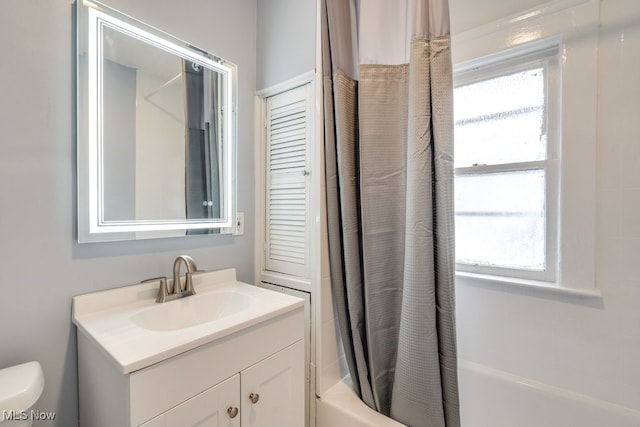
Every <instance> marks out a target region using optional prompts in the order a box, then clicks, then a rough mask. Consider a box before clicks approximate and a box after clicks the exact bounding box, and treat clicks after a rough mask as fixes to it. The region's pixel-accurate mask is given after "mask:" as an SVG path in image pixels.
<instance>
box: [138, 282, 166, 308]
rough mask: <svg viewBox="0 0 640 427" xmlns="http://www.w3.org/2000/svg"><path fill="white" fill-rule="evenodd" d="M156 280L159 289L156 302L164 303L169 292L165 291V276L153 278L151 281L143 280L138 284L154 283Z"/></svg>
mask: <svg viewBox="0 0 640 427" xmlns="http://www.w3.org/2000/svg"><path fill="white" fill-rule="evenodd" d="M156 280H159V281H160V288H159V289H158V296H157V297H156V302H165V300H166V299H167V295H168V294H169V291H168V289H167V276H160V277H153V278H151V279H146V280H143V281H142V282H140V283H147V282H155V281H156Z"/></svg>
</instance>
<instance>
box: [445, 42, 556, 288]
mask: <svg viewBox="0 0 640 427" xmlns="http://www.w3.org/2000/svg"><path fill="white" fill-rule="evenodd" d="M558 57H559V47H558V44H557V43H555V44H552V45H546V46H544V47H542V48H540V47H537V48H536V49H535V50H533V51H532V50H531V49H527V50H523V49H518V50H516V51H510V52H509V53H507V54H502V55H500V56H499V57H497V58H496V57H492V58H490V59H488V60H487V59H480V60H477V61H472V62H471V63H468V64H467V65H466V66H465V68H464V69H462V70H456V72H455V76H454V79H455V89H454V120H455V172H456V183H455V187H456V191H455V203H456V263H457V269H458V270H460V271H467V272H474V273H482V274H492V275H501V276H509V277H516V278H522V279H533V280H542V281H548V282H553V281H555V280H556V275H557V271H556V270H557V265H558V262H557V258H558V256H557V248H558V231H557V229H558V226H557V224H558V215H557V212H558V191H559V190H558V189H559V179H558V157H559V156H558V153H559V149H558V148H559V147H558V146H559V141H558V139H559V137H558V135H559V132H558V129H557V128H558V126H557V123H558V120H557V119H556V116H557V114H558V99H559V91H558V87H557V86H558V84H557V82H558V77H557V74H558Z"/></svg>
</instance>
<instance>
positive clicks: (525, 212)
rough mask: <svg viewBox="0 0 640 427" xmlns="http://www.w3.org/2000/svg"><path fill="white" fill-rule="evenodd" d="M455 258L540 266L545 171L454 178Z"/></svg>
mask: <svg viewBox="0 0 640 427" xmlns="http://www.w3.org/2000/svg"><path fill="white" fill-rule="evenodd" d="M455 201H456V262H459V263H464V264H474V265H475V264H478V265H486V266H499V267H507V268H518V269H528V270H538V271H543V270H544V269H545V172H544V170H542V169H535V170H526V171H515V172H504V173H488V174H482V175H460V176H457V177H456V187H455Z"/></svg>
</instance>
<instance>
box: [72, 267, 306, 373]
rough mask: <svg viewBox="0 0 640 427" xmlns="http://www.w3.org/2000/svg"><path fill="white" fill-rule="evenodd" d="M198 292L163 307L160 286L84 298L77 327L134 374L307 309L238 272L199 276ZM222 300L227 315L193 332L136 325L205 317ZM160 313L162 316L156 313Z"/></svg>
mask: <svg viewBox="0 0 640 427" xmlns="http://www.w3.org/2000/svg"><path fill="white" fill-rule="evenodd" d="M193 286H194V289H195V291H196V295H193V296H189V297H186V298H182V299H177V300H174V301H169V302H165V303H161V304H159V303H156V302H155V299H156V296H157V293H158V287H159V282H158V281H154V282H149V283H142V284H138V285H131V286H125V287H121V288H116V289H111V290H106V291H102V292H95V293H90V294H85V295H79V296H76V297H74V298H73V308H72V312H73V313H72V318H73V323H74V324H75V325H76V326H77V328H78V330H79V331H80V332H81V333H83V334H85V335H86V336H87V337H89V338H90V339H91V340H92V341H94V342H95V343H96V344H97V345H98V347H99V348H100V349H101V350H103V351H104V352H105V353H106V354H108V355H109V356H110V358H111V359H113V361H114V362H115V363H116V364H117V365H118V366H119V367H120V369H121V371H122V373H124V374H128V373H130V372H133V371H136V370H139V369H142V368H145V367H147V366H150V365H152V364H154V363H157V362H160V361H163V360H165V359H168V358H170V357H173V356H175V355H178V354H180V353H183V352H185V351H188V350H191V349H193V348H196V347H198V346H201V345H204V344H207V343H210V342H212V341H215V340H218V339H220V338H224V337H226V336H229V335H231V334H233V333H236V332H239V331H241V330H243V329H246V328H249V327H252V326H254V325H257V324H258V323H261V322H264V321H267V320H269V319H272V318H275V317H278V316H280V315H282V314H285V313H288V312H290V311H293V310H296V309H302V307H303V306H304V301H303V300H302V299H300V298H296V297H293V296H290V295H285V294H282V293H279V292H274V291H270V290H267V289H263V288H259V287H257V286H253V285H249V284H246V283H242V282H238V281H237V280H236V272H235V269H233V268H230V269H226V270H220V271H212V272H206V273H199V274H196V275H194V276H193ZM218 295H219V296H221V297H222V296H225V297H227V299H225V302H224V303H220V302H219V303H218V308H217V309H218V310H219V311H224V312H225V313H224V314H222V315H221V316H220V318H216V319H213V320H209V321H204V322H200V323H195V324H193V325H192V326H190V324H189V323H184V322H183V321H182V319H181V317H180V316H174V317H176V318H175V320H176V322H177V325H176V328H174V329H172V328H171V324H170V323H169V321H168V320H167V319H163V318H162V316H151V317H152V318H158V319H159V321H160V322H161V323H162V322H164V324H161V326H160V327H159V328H151V329H149V328H146V327H143V326H141V322H139V321H137V320H136V319H140V318H141V317H144V316H146V315H147V314H152V315H153V314H162V315H164V313H165V311H166V312H168V313H169V314H171V315H175V313H180V314H181V313H182V311H181V310H184V314H185V316H187V317H188V316H200V315H202V314H203V310H202V307H203V306H202V305H199V303H200V302H202V301H205V299H209V300H210V301H212V302H215V300H216V296H218ZM230 295H231V296H232V298H230V299H229V298H228V297H229V296H230ZM235 297H237V298H235ZM198 298H200V299H199V300H196V299H198ZM234 300H237V301H242V304H241V307H240V309H238V310H235V308H234V307H233V304H234V303H235V302H234ZM207 303H208V302H207ZM169 304H173V306H169ZM194 304H195V309H194ZM221 304H224V305H225V306H224V307H222V306H221ZM204 307H205V308H206V305H205V306H204ZM158 309H160V310H162V312H160V313H152V311H153V310H158ZM196 309H197V310H196ZM196 311H197V313H196ZM194 313H195V314H194ZM204 313H205V315H207V313H206V310H205V311H204ZM152 320H153V319H152ZM169 320H170V319H169ZM185 325H186V326H185ZM167 328H168V329H167Z"/></svg>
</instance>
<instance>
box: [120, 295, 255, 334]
mask: <svg viewBox="0 0 640 427" xmlns="http://www.w3.org/2000/svg"><path fill="white" fill-rule="evenodd" d="M255 303H256V300H255V298H254V297H253V296H251V295H246V294H242V293H239V292H234V291H232V290H214V291H210V292H208V293H206V294H196V295H192V296H189V297H186V298H181V299H178V300H173V301H169V302H165V303H162V304H156V305H154V306H152V307H151V308H148V309H146V310H144V311H141V312H138V313H136V314H134V315H133V316H131V320H132V321H133V323H135V324H136V325H138V326H140V327H142V328H144V329H148V330H150V331H174V330H178V329H184V328H190V327H192V326H197V325H201V324H203V323H208V322H213V321H215V320H219V319H223V318H225V317H227V316H231V315H233V314H238V313H241V312H243V311H245V310H248V309H250V308H251V307H252V306H253V305H255Z"/></svg>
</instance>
